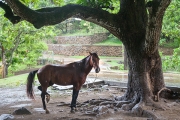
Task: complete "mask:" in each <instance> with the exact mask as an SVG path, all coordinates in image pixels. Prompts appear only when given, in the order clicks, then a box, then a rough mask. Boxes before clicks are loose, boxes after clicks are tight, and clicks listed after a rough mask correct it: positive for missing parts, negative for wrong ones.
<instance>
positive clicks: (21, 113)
mask: <svg viewBox="0 0 180 120" xmlns="http://www.w3.org/2000/svg"><path fill="white" fill-rule="evenodd" d="M12 114H13V115H24V114H26V115H29V114H31V112H30V111H29V110H27V109H26V108H24V107H22V108H19V109H17V110H15V111H14V112H13V113H12Z"/></svg>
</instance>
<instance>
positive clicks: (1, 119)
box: [0, 114, 14, 120]
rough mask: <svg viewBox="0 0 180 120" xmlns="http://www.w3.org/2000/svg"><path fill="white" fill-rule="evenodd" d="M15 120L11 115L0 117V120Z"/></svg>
mask: <svg viewBox="0 0 180 120" xmlns="http://www.w3.org/2000/svg"><path fill="white" fill-rule="evenodd" d="M13 119H14V116H13V115H11V114H2V115H1V116H0V120H13Z"/></svg>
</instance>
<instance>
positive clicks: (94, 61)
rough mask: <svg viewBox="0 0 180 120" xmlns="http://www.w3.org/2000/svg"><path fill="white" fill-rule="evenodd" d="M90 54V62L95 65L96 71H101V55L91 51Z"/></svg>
mask: <svg viewBox="0 0 180 120" xmlns="http://www.w3.org/2000/svg"><path fill="white" fill-rule="evenodd" d="M89 54H90V57H91V58H90V64H91V65H92V66H93V68H94V69H95V72H96V73H98V72H99V71H100V68H99V60H100V59H99V57H98V55H97V53H91V52H89Z"/></svg>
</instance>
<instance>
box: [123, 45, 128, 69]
mask: <svg viewBox="0 0 180 120" xmlns="http://www.w3.org/2000/svg"><path fill="white" fill-rule="evenodd" d="M123 49H124V70H127V69H128V58H127V52H126V49H125V47H123Z"/></svg>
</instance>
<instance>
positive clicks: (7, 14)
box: [0, 1, 21, 24]
mask: <svg viewBox="0 0 180 120" xmlns="http://www.w3.org/2000/svg"><path fill="white" fill-rule="evenodd" d="M0 7H1V8H2V9H3V10H4V11H5V14H4V17H6V18H7V19H9V20H10V21H11V22H12V23H13V24H16V23H18V22H19V21H21V17H19V16H15V15H14V13H13V12H12V10H11V8H10V7H9V6H8V5H7V4H5V3H4V2H2V1H0Z"/></svg>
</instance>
